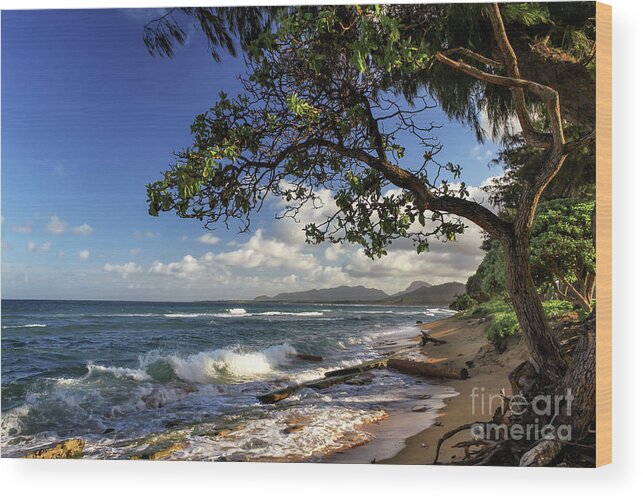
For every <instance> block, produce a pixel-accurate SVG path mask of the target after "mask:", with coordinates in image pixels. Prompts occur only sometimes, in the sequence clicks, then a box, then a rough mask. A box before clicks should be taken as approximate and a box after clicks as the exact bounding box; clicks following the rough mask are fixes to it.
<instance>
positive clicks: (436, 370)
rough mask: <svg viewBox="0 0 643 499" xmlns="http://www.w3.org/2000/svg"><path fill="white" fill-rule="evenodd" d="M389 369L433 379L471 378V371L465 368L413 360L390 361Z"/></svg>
mask: <svg viewBox="0 0 643 499" xmlns="http://www.w3.org/2000/svg"><path fill="white" fill-rule="evenodd" d="M388 367H389V368H390V369H395V370H396V371H400V372H402V373H405V374H419V375H421V376H430V377H433V378H449V379H467V378H468V377H469V371H467V370H466V369H465V368H464V367H448V366H446V367H445V366H436V365H433V364H429V363H428V362H415V361H412V360H402V359H390V360H389V361H388Z"/></svg>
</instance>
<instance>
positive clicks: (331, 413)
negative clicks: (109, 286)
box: [2, 300, 451, 460]
mask: <svg viewBox="0 0 643 499" xmlns="http://www.w3.org/2000/svg"><path fill="white" fill-rule="evenodd" d="M450 314H451V312H450V311H447V310H443V309H440V308H427V307H393V308H392V307H380V306H351V305H323V304H320V305H304V304H297V305H288V304H253V303H238V304H235V303H229V302H226V303H143V302H138V303H127V302H81V301H78V302H74V301H22V300H3V301H2V454H3V456H5V457H11V456H19V455H22V454H24V453H25V452H26V451H28V450H30V449H33V448H37V447H40V446H43V445H46V444H48V443H51V442H55V441H59V440H61V439H64V438H70V437H79V438H83V439H85V440H86V441H87V444H88V445H87V449H86V454H87V455H88V456H89V457H95V458H127V457H130V456H131V455H134V454H136V452H140V451H141V450H142V449H145V448H147V446H149V441H144V440H145V439H146V438H147V439H149V437H150V436H155V438H157V440H161V441H162V440H163V439H169V440H172V439H177V438H180V440H181V441H182V442H187V443H186V444H184V448H182V449H181V450H180V451H177V452H176V453H175V454H174V455H173V458H177V459H229V460H274V459H282V460H284V459H285V460H310V459H316V458H319V457H320V456H323V455H325V454H327V453H330V452H333V451H335V450H337V449H341V448H345V447H350V446H353V445H357V444H360V443H364V442H365V441H367V440H369V439H370V438H372V435H370V434H368V433H367V432H365V431H362V430H361V428H362V427H363V425H364V424H365V423H368V422H372V421H376V420H379V419H382V418H384V417H385V416H386V415H387V413H388V412H389V411H390V410H392V409H394V407H395V401H396V400H398V399H400V398H401V394H403V393H404V391H405V390H406V389H408V388H411V387H415V386H416V385H417V380H415V379H413V378H410V377H406V376H404V375H399V374H394V373H389V372H387V371H378V372H377V373H375V378H374V380H373V382H372V383H370V384H368V385H364V386H349V385H339V386H335V387H331V388H328V389H326V390H321V391H317V390H312V389H307V390H302V391H300V392H299V393H297V394H296V395H294V396H292V397H290V398H289V399H287V400H284V401H283V402H280V403H279V404H276V405H273V406H264V405H260V404H259V403H258V402H257V399H256V395H257V394H260V393H264V392H267V391H269V390H272V389H275V388H277V387H282V386H285V385H287V384H288V383H294V382H301V381H304V380H310V379H316V378H318V377H320V376H323V372H324V371H326V370H328V369H332V368H337V367H343V366H347V365H352V364H355V363H358V362H362V361H365V360H368V359H372V358H376V357H377V356H378V355H380V354H381V350H379V351H378V349H380V348H381V347H382V345H383V344H385V343H386V342H390V341H391V340H392V339H394V338H397V337H401V336H411V335H412V334H413V333H414V332H415V328H414V324H415V322H416V321H417V320H421V321H430V320H434V319H439V318H442V317H446V316H448V315H450ZM295 353H306V354H314V355H321V356H322V357H323V361H321V362H309V361H302V360H298V359H297V358H296V357H294V354H295ZM427 390H433V391H432V393H435V394H436V395H437V394H438V392H439V387H437V386H436V387H428V388H427ZM438 399H439V397H436V402H435V407H434V408H437V407H438V401H437V400H438ZM293 422H295V423H296V424H295V426H303V429H299V430H298V431H296V432H288V431H287V428H288V427H292V426H293V424H294V423H293ZM223 426H225V427H227V428H231V429H232V431H230V432H229V434H227V435H226V436H224V437H222V436H220V435H219V432H218V431H215V430H217V429H219V428H221V427H223ZM214 434H216V435H217V436H213V435H214ZM137 439H139V440H137ZM140 439H143V440H140Z"/></svg>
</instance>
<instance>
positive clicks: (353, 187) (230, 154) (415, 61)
mask: <svg viewBox="0 0 643 499" xmlns="http://www.w3.org/2000/svg"><path fill="white" fill-rule="evenodd" d="M478 9H483V11H482V12H484V18H485V19H486V23H488V28H487V32H488V33H489V36H490V39H489V40H487V43H486V45H485V47H486V48H485V51H484V53H481V52H478V51H474V50H473V49H472V48H471V47H460V46H453V45H451V44H449V43H448V41H449V38H448V37H446V38H445V37H443V35H442V34H441V33H437V34H436V33H434V32H432V25H431V24H428V25H426V26H425V30H424V34H423V35H419V34H418V33H421V30H420V29H419V27H418V25H417V23H416V24H415V25H413V26H411V24H405V23H403V22H402V19H403V16H401V15H400V14H399V12H398V13H397V14H396V11H397V10H398V7H390V8H380V7H378V6H373V7H359V6H338V7H326V8H317V9H309V8H301V9H292V10H282V11H280V12H279V13H277V14H276V15H275V18H274V19H273V20H272V22H273V26H274V29H266V30H263V31H261V32H260V33H259V34H257V35H256V36H254V37H251V39H249V41H247V42H246V45H245V48H246V58H247V66H248V74H247V75H246V76H245V77H242V78H241V83H242V85H243V92H242V93H241V94H240V95H238V96H227V95H225V94H221V95H220V98H219V100H218V102H217V103H216V104H215V105H214V106H213V107H212V109H210V110H209V111H207V112H206V113H204V114H202V115H200V116H198V117H197V118H196V120H195V122H194V124H193V126H192V132H193V135H194V143H193V145H191V146H190V147H187V148H186V149H184V150H183V151H180V152H179V153H177V155H178V158H177V162H176V164H174V165H173V166H172V167H171V168H170V169H168V170H167V171H166V172H165V173H164V175H163V178H162V179H161V180H158V181H156V182H153V183H151V184H150V185H148V201H149V211H150V214H152V215H158V213H159V212H161V211H174V212H176V213H177V214H178V215H179V216H180V217H185V218H196V219H198V220H201V221H204V222H205V224H206V226H210V225H212V224H217V223H225V224H226V225H227V224H228V223H229V222H230V221H233V220H240V221H241V224H242V229H247V228H248V227H249V223H250V218H251V215H252V214H253V213H254V212H256V211H257V210H259V209H261V207H262V206H263V205H264V202H265V201H266V199H268V198H269V197H270V196H276V197H278V198H281V199H283V200H284V201H285V203H286V204H287V208H286V210H285V213H283V214H282V215H290V216H296V215H297V213H298V211H299V209H300V208H301V207H302V206H303V205H305V204H307V203H312V204H315V203H317V202H318V201H319V199H318V196H317V191H318V189H320V188H327V189H330V190H332V191H333V192H334V199H335V204H336V211H335V212H334V214H333V215H332V216H330V217H328V218H327V219H326V220H324V221H323V222H321V223H309V224H307V225H306V226H305V234H306V238H307V240H308V241H309V242H311V243H321V242H323V241H330V242H333V243H337V242H344V241H346V242H349V243H358V244H360V245H362V246H363V247H364V248H365V251H366V253H367V254H368V255H369V256H371V257H379V256H382V255H384V254H385V253H386V246H387V245H388V244H390V243H391V242H392V241H393V240H394V239H397V238H400V237H404V238H411V239H412V240H413V241H414V243H415V245H416V248H417V250H418V252H422V251H426V250H428V247H429V238H430V237H434V236H437V237H442V238H445V239H454V238H455V237H456V236H457V235H458V234H460V233H462V231H463V230H464V229H465V227H466V225H465V224H466V223H467V222H472V223H474V224H476V225H477V226H479V227H480V228H482V229H483V230H484V231H486V232H487V233H488V234H489V235H490V237H492V238H493V239H497V240H498V241H500V242H501V244H502V246H503V249H504V253H505V261H506V275H507V288H508V292H509V295H510V297H511V301H512V303H513V306H514V309H515V311H516V315H517V317H518V321H519V323H520V326H521V329H522V331H523V333H524V335H525V338H526V341H527V344H528V347H529V352H530V354H531V356H532V359H533V364H534V365H535V367H536V369H537V370H538V371H539V373H540V377H541V378H542V379H546V380H547V382H548V383H550V384H553V385H554V386H563V385H564V384H566V383H567V382H568V381H569V380H570V379H572V378H573V379H577V378H578V377H579V375H583V373H580V374H579V373H578V372H577V371H576V370H575V369H574V367H572V368H569V369H568V366H569V359H567V358H565V356H564V355H563V354H562V352H561V349H560V346H559V343H558V341H557V338H556V337H555V335H554V333H553V332H552V330H551V328H550V325H549V324H548V321H547V319H546V316H545V314H544V311H543V308H542V305H541V302H540V299H539V296H538V292H537V289H536V286H535V284H534V280H533V277H532V274H531V271H530V264H529V258H530V255H529V235H530V230H531V227H532V223H533V220H534V214H535V211H536V207H537V205H538V201H539V199H540V197H541V195H542V193H543V191H544V190H545V189H546V187H547V185H548V184H549V183H550V182H551V181H552V179H554V177H555V176H556V175H557V173H558V172H559V171H560V169H561V167H562V165H563V163H564V162H565V159H566V158H567V156H568V155H569V154H570V153H572V152H574V151H575V150H577V149H579V148H581V147H586V146H587V145H588V144H591V143H592V141H593V140H594V131H593V130H589V131H587V132H586V133H584V134H583V135H582V136H580V138H577V139H575V140H572V141H570V140H568V139H567V137H566V130H565V124H564V118H563V114H562V112H561V108H562V109H565V106H564V105H563V106H562V107H561V101H560V93H559V91H558V90H556V88H555V86H554V85H553V84H552V85H550V84H549V83H550V82H549V81H539V80H538V78H537V75H533V77H532V76H531V75H530V77H527V76H525V75H523V73H522V72H521V64H520V60H519V58H518V56H517V52H516V50H515V49H514V47H513V46H512V43H511V42H510V39H509V37H508V34H507V31H506V27H505V23H504V21H503V17H502V15H501V9H500V7H499V6H498V5H497V4H491V5H489V6H488V7H480V6H478ZM431 15H433V14H431ZM434 18H435V19H437V18H438V17H434ZM409 26H411V27H409ZM409 33H415V36H411V35H409ZM423 36H424V38H423ZM432 37H433V38H432ZM435 37H437V38H438V39H441V40H442V41H441V43H440V44H439V49H438V50H436V42H435ZM427 40H433V41H432V42H431V43H429V42H428V41H427ZM432 71H436V72H438V73H439V74H440V75H441V76H440V77H438V78H436V81H440V82H442V83H444V81H445V79H444V74H445V71H449V72H451V73H452V75H453V78H454V81H456V80H457V81H460V82H461V81H463V78H464V79H465V80H467V81H469V80H470V82H472V83H471V84H470V85H469V87H468V88H467V91H468V92H473V93H477V94H482V95H483V96H485V98H486V99H487V102H489V101H491V100H493V99H495V100H494V102H498V103H501V102H505V103H506V102H509V103H510V107H507V108H506V109H505V112H503V113H500V115H499V116H500V117H502V116H504V117H505V118H506V117H508V116H510V115H511V114H514V115H515V116H516V117H517V119H518V121H519V123H520V127H521V129H522V135H523V137H524V140H525V141H526V142H527V143H528V144H529V145H530V146H531V147H533V148H534V150H536V151H537V152H536V154H538V156H539V158H540V162H539V166H538V167H537V168H535V169H534V172H533V175H532V176H530V177H529V178H527V179H523V185H522V187H523V189H522V192H521V193H520V196H519V199H518V201H517V203H516V206H515V209H514V210H513V213H514V215H513V217H512V218H511V219H510V220H508V219H506V218H501V217H499V216H498V215H497V214H496V213H494V212H493V211H491V210H489V209H488V208H486V207H485V206H483V205H481V204H479V203H477V202H475V201H472V200H470V199H468V193H467V189H466V185H464V183H456V182H453V181H452V180H453V179H452V178H451V179H449V178H447V177H446V176H447V175H450V176H452V177H455V179H457V178H458V177H459V174H460V167H459V166H457V165H453V164H451V163H448V162H446V163H445V162H440V161H439V160H438V154H437V153H438V152H440V149H441V146H440V144H439V143H438V142H437V141H436V139H435V137H434V135H435V129H434V126H433V124H432V123H426V122H425V116H426V114H425V113H423V111H425V110H426V109H427V108H428V107H431V106H433V105H435V104H434V101H433V99H432V97H436V98H437V99H438V101H439V102H440V104H443V101H444V99H446V98H447V97H446V96H445V95H444V94H443V93H442V94H440V92H439V91H436V88H437V86H431V84H427V85H422V84H421V82H422V81H425V80H426V81H430V79H431V76H430V75H431V72H432ZM413 75H417V80H418V81H417V82H416V83H415V84H414V83H413V81H412V80H413V78H412V76H413ZM427 75H428V76H427ZM427 88H428V90H427ZM503 99H504V100H503ZM499 105H500V104H499ZM443 107H444V105H443ZM447 112H449V110H448V109H447ZM451 112H454V110H453V109H451ZM573 114H574V113H573V112H571V111H570V115H573ZM535 115H539V116H540V117H541V118H542V119H539V120H537V121H536V120H534V116H535ZM465 118H466V116H465ZM576 118H577V119H578V122H579V123H581V124H583V125H584V126H586V125H587V120H582V119H580V118H578V117H576ZM581 128H582V127H581ZM402 137H404V138H405V139H408V138H413V139H414V140H416V141H417V143H418V144H419V146H420V147H421V148H423V150H424V152H423V155H422V157H411V158H410V159H409V158H407V157H405V150H404V147H403V146H402V145H401V142H402V140H400V139H401V138H402ZM450 180H451V181H450ZM589 343H592V342H589ZM588 352H589V353H588ZM579 354H580V353H579ZM582 354H583V355H584V356H585V357H584V358H586V357H587V356H589V358H590V361H591V355H592V354H591V346H588V347H586V348H584V349H583V351H582ZM581 364H582V363H580V362H578V363H575V364H574V365H575V366H580V365H581ZM582 365H585V364H582ZM584 379H585V382H584V383H576V386H575V387H574V388H575V389H577V390H579V393H578V394H577V395H578V396H577V397H576V398H577V400H582V401H583V403H586V404H588V407H589V406H590V405H591V400H589V401H588V397H591V395H588V394H589V393H590V392H591V391H592V390H593V386H590V385H591V383H592V381H591V380H590V379H587V377H586V376H585V378H584ZM555 389H556V388H555ZM590 418H591V416H590ZM587 419H588V418H584V419H583V422H582V424H580V425H579V427H578V431H579V432H581V433H582V432H585V431H586V430H587V426H588V424H589V423H587Z"/></svg>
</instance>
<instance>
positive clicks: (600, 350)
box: [596, 2, 612, 466]
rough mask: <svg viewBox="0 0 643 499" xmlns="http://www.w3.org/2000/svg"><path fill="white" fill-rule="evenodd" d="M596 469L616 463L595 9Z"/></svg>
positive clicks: (602, 57) (607, 161)
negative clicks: (614, 454)
mask: <svg viewBox="0 0 643 499" xmlns="http://www.w3.org/2000/svg"><path fill="white" fill-rule="evenodd" d="M596 128H597V135H596V207H597V208H596V257H597V260H596V263H597V271H596V272H597V281H596V282H597V286H596V466H603V465H605V464H609V463H611V462H612V7H611V6H610V5H606V4H603V3H598V2H597V3H596Z"/></svg>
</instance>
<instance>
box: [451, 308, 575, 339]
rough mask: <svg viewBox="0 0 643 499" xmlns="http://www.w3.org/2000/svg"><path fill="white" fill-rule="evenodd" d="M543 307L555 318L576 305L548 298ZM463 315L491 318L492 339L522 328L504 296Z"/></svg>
mask: <svg viewBox="0 0 643 499" xmlns="http://www.w3.org/2000/svg"><path fill="white" fill-rule="evenodd" d="M543 309H544V310H545V315H547V318H549V319H553V318H555V317H558V316H560V315H564V314H566V313H568V312H571V311H572V310H573V309H574V306H573V305H572V304H571V303H570V302H568V301H562V300H547V301H544V302H543ZM463 315H464V316H468V317H485V318H487V319H488V320H489V325H488V326H487V338H489V340H491V341H493V340H495V339H499V338H505V337H507V336H513V335H514V334H516V333H517V332H518V331H519V329H520V326H519V325H518V319H517V318H516V313H515V312H514V311H513V308H512V307H511V305H509V304H508V303H507V302H506V301H505V300H503V299H502V298H494V299H493V300H490V301H488V302H485V303H480V304H478V305H476V306H474V307H472V308H471V309H469V310H467V311H466V312H465V313H464V314H463Z"/></svg>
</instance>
